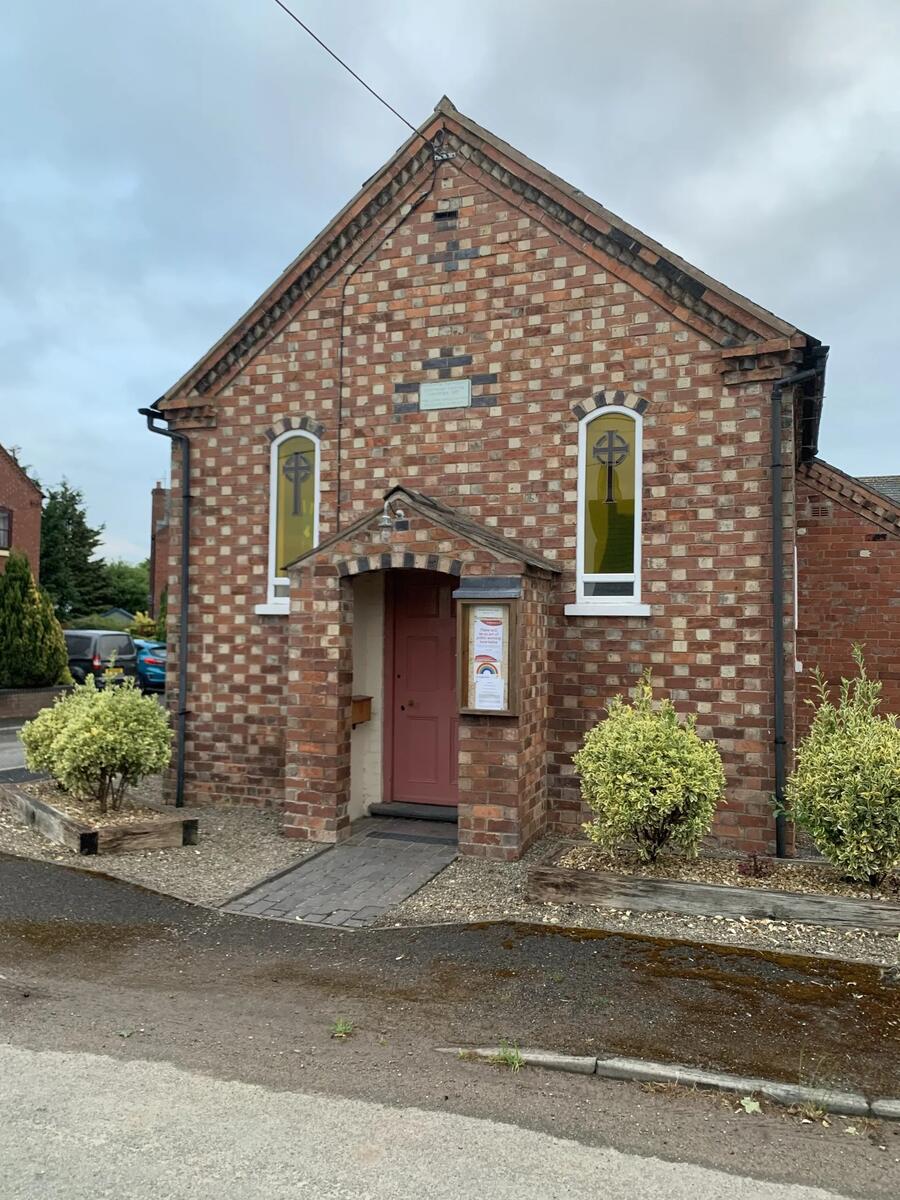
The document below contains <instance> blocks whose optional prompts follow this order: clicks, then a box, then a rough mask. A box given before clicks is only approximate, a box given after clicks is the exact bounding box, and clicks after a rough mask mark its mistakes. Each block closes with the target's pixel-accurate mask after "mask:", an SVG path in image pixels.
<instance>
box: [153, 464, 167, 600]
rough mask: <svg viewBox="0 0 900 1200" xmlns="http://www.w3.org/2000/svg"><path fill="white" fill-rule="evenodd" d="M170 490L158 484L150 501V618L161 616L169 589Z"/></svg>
mask: <svg viewBox="0 0 900 1200" xmlns="http://www.w3.org/2000/svg"><path fill="white" fill-rule="evenodd" d="M169 569H170V567H169V489H168V488H164V487H163V486H162V484H161V483H158V484H157V485H156V487H155V488H154V489H153V491H152V493H151V500H150V616H151V617H158V616H159V606H160V602H161V600H162V595H163V592H165V591H166V590H167V589H168V588H169Z"/></svg>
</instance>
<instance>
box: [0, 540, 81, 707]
mask: <svg viewBox="0 0 900 1200" xmlns="http://www.w3.org/2000/svg"><path fill="white" fill-rule="evenodd" d="M67 664H68V655H67V653H66V643H65V638H64V637H63V632H62V628H61V627H60V624H59V621H57V619H56V617H55V615H54V613H53V605H52V603H51V601H50V598H49V597H48V596H47V595H46V594H45V593H42V592H41V590H40V589H39V588H38V587H37V585H36V584H35V582H34V580H33V579H32V577H31V567H30V566H29V564H28V559H27V558H26V557H25V555H24V554H18V553H17V552H15V551H13V553H12V554H10V556H9V558H8V559H7V561H6V570H5V571H4V572H3V574H2V575H0V687H6V688H13V687H47V686H49V685H50V684H54V683H59V682H61V681H65V680H66V678H67V676H68V665H67Z"/></svg>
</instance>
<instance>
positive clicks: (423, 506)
mask: <svg viewBox="0 0 900 1200" xmlns="http://www.w3.org/2000/svg"><path fill="white" fill-rule="evenodd" d="M389 500H402V501H404V503H405V505H406V508H408V509H410V510H411V511H413V512H416V513H418V514H419V515H420V516H422V517H425V518H426V520H428V521H430V522H431V523H432V524H433V525H439V526H440V527H441V528H442V529H446V530H447V532H448V533H454V534H456V535H457V537H461V538H463V539H464V540H465V541H467V542H471V543H472V544H473V545H476V546H482V547H483V548H484V549H485V550H488V551H490V553H491V554H494V555H496V557H497V558H498V559H499V560H500V561H501V562H520V563H523V564H525V565H526V566H529V567H536V568H537V569H538V570H540V571H549V572H551V574H553V575H559V574H560V573H561V570H562V568H561V567H560V566H559V564H558V563H555V562H551V560H550V559H549V558H544V557H543V556H542V555H540V554H537V553H536V552H535V551H534V550H531V549H529V548H528V547H527V546H525V545H523V544H522V543H521V542H515V541H513V540H512V538H507V537H503V536H502V535H501V534H499V533H496V532H495V531H494V530H493V529H488V528H487V527H486V526H484V525H479V524H478V522H477V521H473V520H471V519H470V518H469V517H464V516H463V515H462V514H461V513H460V512H458V511H457V510H456V509H455V508H450V507H449V506H448V505H446V504H442V503H441V502H440V501H439V500H434V499H432V497H431V496H426V495H425V494H424V493H423V492H416V491H413V490H412V488H407V487H404V486H402V485H398V486H397V487H392V488H391V489H390V491H388V492H385V494H384V503H387V501H389ZM404 511H405V510H404ZM383 512H384V504H380V505H379V506H378V507H377V508H373V509H372V510H371V511H370V512H367V513H366V514H365V516H362V517H360V518H359V519H358V520H356V521H354V522H353V524H352V525H345V526H344V528H343V529H339V530H338V531H337V533H333V534H332V535H331V536H330V537H327V538H326V539H325V540H324V542H319V544H318V546H314V547H313V548H312V550H308V551H307V552H306V553H305V554H301V555H300V557H299V558H295V559H294V561H293V562H290V563H288V564H287V566H286V567H285V570H291V569H293V568H294V567H299V566H300V565H301V564H302V563H305V562H308V561H309V560H310V559H313V558H316V557H318V555H320V554H323V553H325V552H326V551H328V550H330V549H331V548H332V547H333V546H336V545H338V544H339V543H340V542H344V541H346V540H347V539H348V538H351V537H353V536H354V535H355V534H357V533H359V532H360V530H363V529H365V528H366V526H367V525H370V524H371V523H372V522H373V521H376V520H377V519H378V518H379V517H380V516H381V515H382V513H383ZM406 515H408V514H406Z"/></svg>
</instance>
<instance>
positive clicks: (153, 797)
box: [0, 777, 315, 904]
mask: <svg viewBox="0 0 900 1200" xmlns="http://www.w3.org/2000/svg"><path fill="white" fill-rule="evenodd" d="M160 786H161V785H160V780H159V778H158V777H157V778H154V779H151V780H148V781H147V782H146V783H144V784H142V785H141V787H139V788H134V789H133V791H132V792H131V793H130V795H131V797H132V799H133V800H134V803H135V804H138V805H139V804H141V803H142V801H149V802H157V803H158V802H159V800H160ZM185 812H187V810H185ZM196 815H197V817H198V818H199V821H200V840H199V842H198V844H197V845H196V846H179V847H178V848H177V849H174V850H139V851H136V852H134V853H131V854H98V855H97V856H96V857H94V856H90V857H86V856H84V855H80V854H75V853H73V851H71V850H67V849H66V848H65V847H64V846H56V845H54V844H53V843H52V842H48V841H47V839H46V838H43V837H41V835H40V834H38V833H34V832H33V831H32V830H31V829H29V828H28V827H27V826H25V825H23V824H22V823H21V822H20V821H19V820H17V819H16V818H15V817H13V816H12V815H11V814H10V813H8V812H6V811H5V809H2V808H0V852H2V853H6V854H16V855H20V856H22V857H24V858H35V859H38V860H40V861H42V862H54V863H65V864H66V865H67V866H70V867H79V868H80V869H81V870H84V871H99V872H101V873H102V874H104V875H112V876H114V877H115V878H116V879H125V880H127V881H128V882H129V883H139V884H142V885H143V886H144V887H147V888H151V889H152V890H153V891H156V892H165V893H167V894H168V895H170V896H177V897H179V899H181V900H188V901H190V902H191V903H193V904H221V903H222V901H223V900H226V899H227V898H228V897H229V896H231V895H233V894H234V893H235V892H237V891H242V890H243V889H245V888H248V887H250V886H251V884H253V883H256V882H257V881H258V880H260V879H262V878H264V877H265V876H266V875H270V874H272V873H273V872H274V871H279V870H281V868H282V867H288V866H290V865H291V863H294V862H299V861H300V860H301V859H302V858H305V857H306V855H307V854H309V853H311V852H312V850H313V849H314V848H315V847H314V846H313V845H312V844H310V843H308V842H301V841H297V840H295V839H292V838H285V837H282V836H281V834H280V833H279V832H278V827H279V817H278V815H277V814H276V813H273V812H263V811H260V810H258V809H254V808H200V809H197V810H196Z"/></svg>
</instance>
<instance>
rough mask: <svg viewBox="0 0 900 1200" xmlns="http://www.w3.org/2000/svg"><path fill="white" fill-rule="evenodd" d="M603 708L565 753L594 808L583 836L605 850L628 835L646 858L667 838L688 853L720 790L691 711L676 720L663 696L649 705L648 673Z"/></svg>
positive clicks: (714, 752) (717, 761)
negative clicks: (629, 694) (575, 747)
mask: <svg viewBox="0 0 900 1200" xmlns="http://www.w3.org/2000/svg"><path fill="white" fill-rule="evenodd" d="M608 713H609V715H608V716H607V718H606V720H605V721H601V722H600V724H599V725H597V726H595V727H594V728H593V729H591V730H589V731H588V733H587V734H586V735H585V738H584V744H583V746H582V748H581V749H580V750H579V751H578V753H577V754H575V756H574V759H573V761H574V763H575V767H576V770H577V771H578V774H579V776H580V779H581V793H582V796H583V797H584V799H585V801H586V803H587V804H588V805H589V807H590V808H591V810H592V811H593V813H594V814H595V815H594V818H593V820H592V821H589V822H588V823H587V824H586V825H585V826H584V829H585V832H586V833H587V835H588V837H589V838H590V839H591V841H592V842H594V843H595V844H596V845H598V846H601V847H602V848H604V849H607V850H612V849H615V848H617V847H619V846H621V845H622V844H623V843H628V842H631V843H633V844H634V845H635V847H636V848H637V852H638V855H639V857H640V858H641V859H642V860H643V861H646V862H652V861H653V860H654V859H656V857H657V855H658V854H659V852H660V851H661V850H662V849H663V848H664V847H665V846H669V845H671V846H672V847H673V848H675V849H677V850H679V851H681V852H682V853H685V854H696V852H697V848H698V847H699V845H700V842H701V841H702V840H703V838H704V837H705V835H706V834H707V833H708V832H709V827H710V825H711V824H712V818H713V813H714V812H715V810H716V806H717V805H718V804H719V803H720V801H721V800H722V798H723V795H724V792H725V772H724V770H723V768H722V758H721V755H720V754H719V750H718V747H717V746H716V744H715V742H714V741H705V740H704V739H702V738H701V737H700V735H699V734H698V733H697V730H696V717H694V716H689V717H687V718H686V719H685V720H684V721H681V720H680V719H679V717H678V714H677V713H676V711H675V708H674V706H673V704H672V702H671V700H669V699H664V700H661V701H660V702H659V703H658V704H656V705H654V702H653V687H652V684H651V682H650V675H649V673H646V674H645V675H644V676H643V677H642V678H641V681H640V683H639V684H638V687H637V692H636V695H635V699H634V703H633V704H628V703H626V702H625V701H624V700H623V699H622V697H621V696H616V697H615V699H614V700H613V701H612V703H611V704H610V706H609V709H608Z"/></svg>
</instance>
